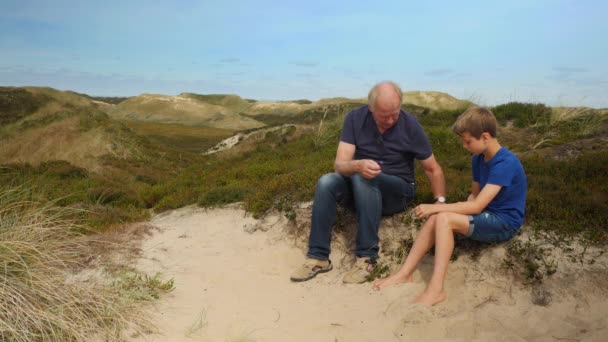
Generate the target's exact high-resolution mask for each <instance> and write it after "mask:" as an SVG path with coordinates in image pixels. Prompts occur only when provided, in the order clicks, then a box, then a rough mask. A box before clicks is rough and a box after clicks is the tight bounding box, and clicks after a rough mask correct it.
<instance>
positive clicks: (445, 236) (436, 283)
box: [416, 212, 469, 305]
mask: <svg viewBox="0 0 608 342" xmlns="http://www.w3.org/2000/svg"><path fill="white" fill-rule="evenodd" d="M435 216H437V218H436V222H435V265H434V267H433V275H432V276H431V281H430V282H429V285H428V286H427V288H426V290H424V292H423V293H422V294H421V295H420V296H418V298H417V299H416V303H420V304H427V305H434V304H437V303H440V302H442V301H444V300H445V299H446V294H445V291H444V289H443V282H444V280H445V275H446V273H447V270H448V263H449V262H450V258H451V257H452V252H453V250H454V232H456V233H460V234H463V235H467V233H468V231H469V217H468V216H467V215H462V214H455V213H447V212H442V213H439V214H437V215H435Z"/></svg>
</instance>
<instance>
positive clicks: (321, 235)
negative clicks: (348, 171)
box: [307, 173, 351, 260]
mask: <svg viewBox="0 0 608 342" xmlns="http://www.w3.org/2000/svg"><path fill="white" fill-rule="evenodd" d="M349 196H351V191H350V188H349V186H348V183H347V181H346V179H345V178H344V177H343V176H341V175H339V174H337V173H328V174H325V175H323V176H322V177H321V178H320V179H319V181H318V182H317V187H316V189H315V198H314V202H313V205H312V220H311V227H310V238H309V240H308V254H307V256H308V257H309V258H311V259H317V260H327V259H329V253H330V242H331V231H332V228H333V225H334V224H335V223H336V209H337V204H338V202H343V201H345V200H347V199H348V197H349Z"/></svg>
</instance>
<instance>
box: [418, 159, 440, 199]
mask: <svg viewBox="0 0 608 342" xmlns="http://www.w3.org/2000/svg"><path fill="white" fill-rule="evenodd" d="M420 165H422V168H423V169H424V173H425V174H426V176H427V177H428V178H429V181H430V182H431V191H432V192H433V196H434V197H435V198H438V197H440V196H444V197H445V177H444V176H443V170H441V166H439V163H437V160H436V159H435V156H434V155H432V154H431V156H430V157H428V158H426V159H424V160H421V161H420Z"/></svg>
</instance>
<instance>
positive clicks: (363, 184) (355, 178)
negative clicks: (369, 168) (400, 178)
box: [350, 173, 380, 193]
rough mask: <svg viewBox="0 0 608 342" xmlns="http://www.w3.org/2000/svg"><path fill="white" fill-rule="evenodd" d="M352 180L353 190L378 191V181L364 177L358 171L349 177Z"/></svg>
mask: <svg viewBox="0 0 608 342" xmlns="http://www.w3.org/2000/svg"><path fill="white" fill-rule="evenodd" d="M350 179H351V180H352V182H353V190H354V191H375V192H378V193H379V192H380V189H379V188H378V183H377V182H375V181H374V180H373V179H366V178H364V177H363V176H361V175H360V174H358V173H355V174H354V175H352V176H351V177H350Z"/></svg>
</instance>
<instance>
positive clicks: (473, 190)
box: [467, 181, 479, 201]
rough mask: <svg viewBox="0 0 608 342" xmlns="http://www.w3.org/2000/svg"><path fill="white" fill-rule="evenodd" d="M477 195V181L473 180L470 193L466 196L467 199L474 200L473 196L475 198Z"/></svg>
mask: <svg viewBox="0 0 608 342" xmlns="http://www.w3.org/2000/svg"><path fill="white" fill-rule="evenodd" d="M477 195H479V183H478V182H475V181H473V183H472V184H471V194H470V195H469V197H468V198H467V201H474V200H475V198H477Z"/></svg>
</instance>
